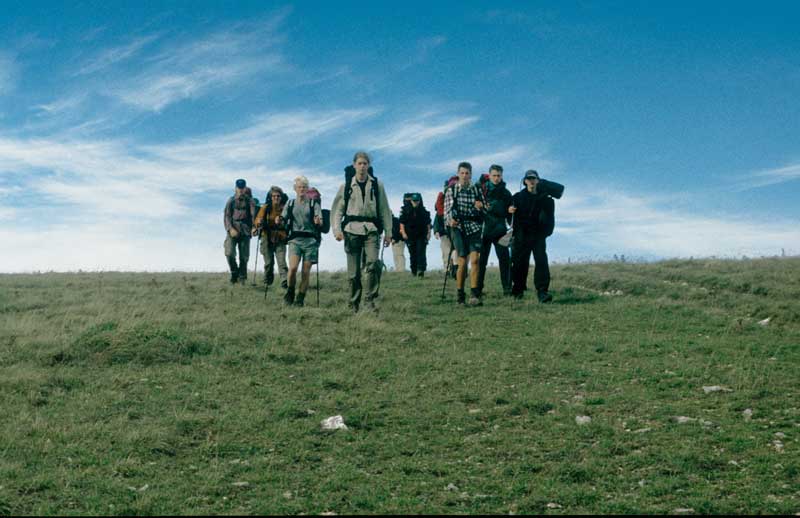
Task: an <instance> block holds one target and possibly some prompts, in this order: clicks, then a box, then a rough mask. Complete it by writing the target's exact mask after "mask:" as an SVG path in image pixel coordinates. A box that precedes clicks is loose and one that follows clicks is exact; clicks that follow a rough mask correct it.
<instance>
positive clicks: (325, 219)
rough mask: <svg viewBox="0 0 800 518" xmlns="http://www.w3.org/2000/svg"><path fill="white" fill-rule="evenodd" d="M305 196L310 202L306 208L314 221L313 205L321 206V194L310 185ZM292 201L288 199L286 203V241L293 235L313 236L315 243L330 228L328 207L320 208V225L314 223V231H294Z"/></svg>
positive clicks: (292, 237) (320, 239)
mask: <svg viewBox="0 0 800 518" xmlns="http://www.w3.org/2000/svg"><path fill="white" fill-rule="evenodd" d="M306 197H307V198H308V200H309V201H310V202H311V203H309V204H308V210H309V211H310V218H311V221H314V205H319V206H320V208H321V207H322V195H321V194H320V192H319V191H318V190H317V189H316V188H314V187H312V188H311V189H309V190H308V192H307V193H306ZM294 201H295V200H289V201H288V202H287V204H286V207H287V209H286V211H287V218H286V223H285V225H286V229H287V230H288V231H289V237H288V238H287V241H291V240H292V239H294V238H295V237H313V238H314V239H316V240H317V243H319V242H320V241H322V234H327V233H328V232H330V230H331V211H330V210H328V209H321V212H322V225H319V226H318V225H314V228H315V231H314V232H312V233H309V232H296V231H295V230H294Z"/></svg>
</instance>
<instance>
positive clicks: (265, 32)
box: [112, 16, 284, 112]
mask: <svg viewBox="0 0 800 518" xmlns="http://www.w3.org/2000/svg"><path fill="white" fill-rule="evenodd" d="M282 18H283V17H282V16H279V17H276V18H275V19H273V20H272V21H270V22H268V23H266V24H255V25H254V24H237V25H235V26H233V27H231V28H229V29H227V30H223V31H220V32H217V33H215V34H212V35H210V36H208V37H206V38H204V39H201V40H197V41H191V42H188V43H184V44H180V45H170V46H169V47H168V48H167V50H164V51H162V52H161V53H159V54H158V55H156V56H154V57H152V58H149V59H147V60H146V61H145V62H144V66H143V67H142V68H141V70H138V71H137V72H134V73H133V74H131V75H130V76H128V77H124V78H122V80H119V81H117V85H116V86H115V87H113V88H112V94H113V95H115V96H117V97H118V98H119V99H121V100H122V101H123V102H125V103H127V104H130V105H132V106H135V107H137V108H139V109H141V110H145V111H153V112H160V111H162V110H163V109H164V108H166V107H167V106H169V105H170V104H173V103H176V102H179V101H182V100H186V99H195V98H198V97H201V96H203V95H206V94H208V93H209V92H211V91H213V90H214V89H217V88H220V87H223V86H230V85H232V84H235V83H237V82H239V81H241V80H243V79H245V78H247V77H251V76H253V75H255V74H258V73H261V72H264V71H266V70H270V71H271V72H273V73H278V72H279V71H280V69H281V66H282V65H284V61H283V57H282V55H281V53H280V51H279V50H278V49H277V48H276V45H277V43H279V42H280V41H281V40H280V38H279V37H278V36H277V34H276V32H275V31H276V29H277V25H278V21H279V20H282Z"/></svg>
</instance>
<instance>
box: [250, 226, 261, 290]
mask: <svg viewBox="0 0 800 518" xmlns="http://www.w3.org/2000/svg"><path fill="white" fill-rule="evenodd" d="M260 250H261V232H259V233H258V245H256V265H255V267H254V268H253V283H252V284H250V286H255V285H256V279H257V278H258V253H259V251H260Z"/></svg>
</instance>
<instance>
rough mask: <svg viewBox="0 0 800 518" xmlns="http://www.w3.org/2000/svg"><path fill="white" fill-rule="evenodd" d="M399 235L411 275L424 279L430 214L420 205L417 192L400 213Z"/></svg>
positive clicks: (410, 197)
mask: <svg viewBox="0 0 800 518" xmlns="http://www.w3.org/2000/svg"><path fill="white" fill-rule="evenodd" d="M400 235H401V236H403V240H404V241H405V242H406V245H407V246H408V255H409V260H410V263H411V275H413V276H414V277H417V276H419V277H424V276H425V270H426V268H427V267H428V258H427V255H426V250H427V248H428V241H430V240H431V213H430V212H428V211H427V210H426V209H425V206H424V205H423V204H422V195H421V194H420V193H418V192H415V193H412V194H411V195H410V196H409V203H408V205H405V204H404V205H403V208H402V210H401V211H400Z"/></svg>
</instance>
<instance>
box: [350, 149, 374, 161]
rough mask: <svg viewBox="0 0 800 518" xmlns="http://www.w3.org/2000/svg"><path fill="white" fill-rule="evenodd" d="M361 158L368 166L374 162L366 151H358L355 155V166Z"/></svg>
mask: <svg viewBox="0 0 800 518" xmlns="http://www.w3.org/2000/svg"><path fill="white" fill-rule="evenodd" d="M359 158H363V159H364V160H366V161H367V163H368V164H371V163H372V160H371V159H370V158H369V155H368V154H367V152H366V151H356V154H355V155H353V163H354V164H355V163H356V161H357V160H358V159H359Z"/></svg>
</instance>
